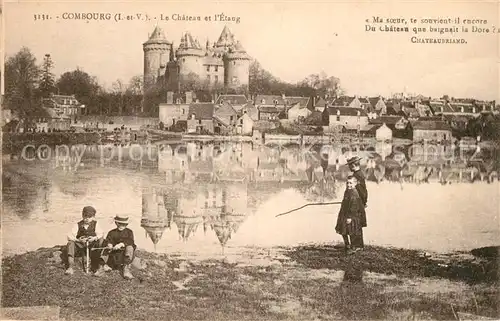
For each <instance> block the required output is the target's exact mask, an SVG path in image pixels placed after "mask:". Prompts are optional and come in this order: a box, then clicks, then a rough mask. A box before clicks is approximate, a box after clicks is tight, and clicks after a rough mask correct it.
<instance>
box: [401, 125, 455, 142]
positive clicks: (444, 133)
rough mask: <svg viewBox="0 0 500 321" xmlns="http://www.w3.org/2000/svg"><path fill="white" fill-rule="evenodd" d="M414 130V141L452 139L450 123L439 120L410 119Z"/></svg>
mask: <svg viewBox="0 0 500 321" xmlns="http://www.w3.org/2000/svg"><path fill="white" fill-rule="evenodd" d="M410 126H411V129H412V131H413V141H414V142H423V141H432V142H443V141H451V140H452V138H453V137H452V134H451V127H450V125H448V123H446V122H444V121H438V120H415V121H410Z"/></svg>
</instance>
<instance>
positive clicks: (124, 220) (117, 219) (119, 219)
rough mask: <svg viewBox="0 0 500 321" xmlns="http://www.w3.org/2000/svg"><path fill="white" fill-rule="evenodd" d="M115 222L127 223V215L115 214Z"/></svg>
mask: <svg viewBox="0 0 500 321" xmlns="http://www.w3.org/2000/svg"><path fill="white" fill-rule="evenodd" d="M115 222H116V223H120V224H128V216H121V215H116V216H115Z"/></svg>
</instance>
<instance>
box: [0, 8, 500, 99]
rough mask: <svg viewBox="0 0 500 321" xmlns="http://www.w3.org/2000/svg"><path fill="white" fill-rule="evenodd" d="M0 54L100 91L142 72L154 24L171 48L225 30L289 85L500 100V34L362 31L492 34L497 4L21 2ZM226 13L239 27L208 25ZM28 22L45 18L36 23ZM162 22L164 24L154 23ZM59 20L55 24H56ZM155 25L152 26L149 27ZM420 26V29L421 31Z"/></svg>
mask: <svg viewBox="0 0 500 321" xmlns="http://www.w3.org/2000/svg"><path fill="white" fill-rule="evenodd" d="M79 12H84V13H87V12H88V13H94V12H95V13H110V14H111V16H112V19H111V20H109V21H108V20H104V21H85V20H65V19H62V16H63V15H64V14H65V13H79ZM3 13H4V15H5V24H4V25H5V54H6V56H7V57H9V56H11V55H13V54H15V53H16V52H17V51H19V49H21V47H23V46H26V47H28V48H29V49H30V50H31V51H32V52H33V53H34V54H35V55H36V57H37V59H38V60H39V61H40V62H41V61H42V59H43V56H44V54H46V53H50V54H51V56H52V59H53V61H54V64H55V66H54V72H55V73H56V75H60V74H61V73H63V72H66V71H71V70H74V69H76V68H77V67H78V68H80V69H82V70H84V71H86V72H88V73H89V74H91V75H93V76H96V77H97V78H98V80H99V82H100V83H101V84H102V85H104V86H105V87H108V88H109V87H110V86H111V84H112V83H113V81H115V80H117V79H121V80H123V81H125V82H128V80H129V79H130V78H131V77H132V76H135V75H142V72H143V68H144V67H143V51H142V43H143V42H145V41H146V40H147V38H148V33H151V32H152V31H153V29H154V27H155V25H156V24H158V26H160V27H161V28H162V29H163V30H164V32H165V35H166V37H167V39H168V40H170V41H173V42H174V45H178V44H179V40H180V38H181V35H182V34H183V33H184V32H186V31H189V32H191V34H192V35H193V36H195V37H196V38H197V39H198V40H199V42H200V43H201V44H203V45H204V44H205V42H206V40H207V39H209V40H210V41H211V42H214V41H217V38H218V37H219V35H220V33H221V31H222V29H223V28H224V26H225V25H227V26H228V27H229V29H230V30H231V31H232V32H233V33H234V35H235V37H236V38H237V39H238V40H240V41H241V43H242V45H243V47H244V48H245V49H246V50H247V52H248V53H249V54H250V55H251V56H252V57H253V58H255V59H257V60H258V61H259V62H260V63H261V65H262V66H263V67H264V68H265V69H267V70H268V71H270V72H271V73H272V74H273V75H275V76H277V77H279V78H281V79H282V80H285V81H289V82H296V81H299V80H301V79H303V78H304V77H306V76H307V75H309V74H313V73H320V72H322V71H323V72H325V73H326V74H328V75H329V76H335V77H338V78H340V81H341V86H342V88H344V89H345V90H346V92H347V93H348V94H351V95H360V96H378V95H383V96H389V95H391V94H393V93H397V92H403V91H406V92H407V93H416V94H423V95H426V96H433V97H441V96H442V95H445V94H447V95H449V96H450V97H475V98H477V99H488V100H493V99H496V100H497V101H500V73H499V71H500V68H499V66H500V54H499V52H500V33H495V34H493V33H488V34H485V33H482V34H478V33H466V34H462V35H454V36H452V37H454V38H464V39H466V40H467V44H416V43H412V42H411V41H410V38H411V37H412V36H418V37H422V38H426V37H431V36H432V37H436V36H438V35H439V34H436V33H433V34H430V33H427V34H420V35H414V34H413V33H412V32H411V33H398V32H380V31H377V32H367V31H365V25H366V24H367V23H366V20H367V19H368V21H372V20H373V17H374V16H378V17H381V18H383V19H385V18H405V19H408V20H409V19H410V17H413V18H415V19H418V20H420V19H423V18H431V19H435V18H448V17H451V18H455V17H460V18H461V19H462V21H463V19H483V20H487V23H486V24H485V25H482V27H487V28H490V29H491V28H492V26H496V27H497V28H500V18H499V17H500V2H499V1H490V2H488V1H481V2H478V1H474V2H473V1H469V2H467V1H462V2H453V3H452V2H444V1H425V2H423V1H420V2H402V1H378V2H341V1H337V2H333V1H330V2H325V1H316V2H307V3H306V2H297V1H274V2H270V1H268V2H263V1H260V2H246V1H245V2H243V1H237V2H234V1H233V2H227V1H218V2H207V1H205V2H197V1H191V2H161V3H160V2H140V3H139V2H130V1H129V2H86V3H84V2H43V3H42V2H27V1H16V2H8V1H7V2H6V3H4V11H3ZM117 13H121V14H122V17H124V16H125V15H134V16H136V14H142V17H144V15H145V14H147V15H148V16H150V18H151V20H150V21H144V20H137V19H136V20H133V21H127V20H124V21H119V22H116V21H114V20H113V17H114V16H115V14H117ZM221 13H224V14H225V15H226V16H231V17H239V19H240V21H239V23H238V22H235V21H229V22H220V21H217V22H214V21H211V22H207V21H204V17H205V16H211V17H212V19H213V17H214V15H216V14H221ZM36 14H47V15H50V17H52V19H50V20H38V21H35V19H34V16H35V15H36ZM173 14H178V15H183V14H185V15H190V16H200V17H201V19H202V21H173V20H172V15H173ZM161 15H163V16H164V17H169V18H170V20H169V21H165V20H160V18H161ZM57 17H59V18H57ZM153 17H156V18H157V19H156V20H155V19H153ZM419 26H422V25H419Z"/></svg>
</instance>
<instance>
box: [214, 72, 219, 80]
mask: <svg viewBox="0 0 500 321" xmlns="http://www.w3.org/2000/svg"><path fill="white" fill-rule="evenodd" d="M216 71H217V70H216ZM218 82H219V76H217V75H215V83H218Z"/></svg>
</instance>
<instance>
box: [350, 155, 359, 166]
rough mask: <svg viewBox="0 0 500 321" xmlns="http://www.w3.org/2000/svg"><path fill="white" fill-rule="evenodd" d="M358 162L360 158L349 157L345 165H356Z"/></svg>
mask: <svg viewBox="0 0 500 321" xmlns="http://www.w3.org/2000/svg"><path fill="white" fill-rule="evenodd" d="M360 160H361V157H359V156H354V157H351V158H349V159H348V160H347V165H350V164H354V163H358V162H359V161H360Z"/></svg>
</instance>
